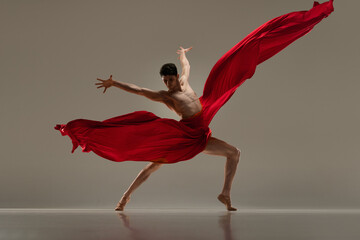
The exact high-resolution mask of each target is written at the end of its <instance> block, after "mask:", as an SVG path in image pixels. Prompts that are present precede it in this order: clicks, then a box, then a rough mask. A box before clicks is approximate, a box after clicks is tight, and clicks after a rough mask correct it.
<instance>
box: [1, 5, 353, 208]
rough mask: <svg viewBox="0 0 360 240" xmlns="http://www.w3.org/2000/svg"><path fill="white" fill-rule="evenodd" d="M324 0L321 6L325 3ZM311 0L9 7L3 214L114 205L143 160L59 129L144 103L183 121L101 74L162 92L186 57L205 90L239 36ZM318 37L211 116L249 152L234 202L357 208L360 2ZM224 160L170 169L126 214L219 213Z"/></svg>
mask: <svg viewBox="0 0 360 240" xmlns="http://www.w3.org/2000/svg"><path fill="white" fill-rule="evenodd" d="M321 2H323V1H321ZM312 4H313V2H312V1H311V0H297V1H295V0H291V1H289V0H272V1H268V0H255V1H254V0H241V1H4V0H1V1H0V27H1V35H0V41H1V45H0V48H1V53H0V68H1V88H0V89H1V90H0V91H1V95H0V97H1V101H0V106H1V125H0V128H1V138H0V141H1V142H0V146H1V151H0V156H1V166H0V167H1V170H0V171H1V174H0V189H1V195H0V207H1V208H114V207H115V205H116V203H117V202H118V200H119V199H120V197H121V196H122V194H123V192H124V191H125V190H126V189H127V187H128V185H129V184H130V183H131V182H132V181H133V179H134V178H135V176H136V175H137V174H138V172H139V171H140V170H141V169H142V168H143V167H144V166H145V165H146V164H147V163H146V162H131V161H128V162H121V163H116V162H111V161H109V160H106V159H103V158H101V157H99V156H97V155H95V154H94V153H93V152H90V153H83V152H81V148H80V147H79V148H78V149H77V150H76V151H75V153H74V154H71V153H70V152H71V148H72V144H71V141H70V139H69V137H67V136H66V137H63V136H61V135H60V133H59V132H58V131H55V130H54V126H55V125H56V124H60V123H61V124H65V123H67V122H68V121H70V120H73V119H77V118H85V119H91V120H105V119H107V118H111V117H114V116H118V115H122V114H126V113H129V112H133V111H137V110H147V111H151V112H153V113H155V114H156V115H158V116H160V117H168V118H175V119H179V118H178V117H177V115H176V114H175V113H173V112H171V111H170V110H169V109H167V108H166V106H165V105H162V104H160V103H156V102H151V101H150V100H148V99H146V98H144V97H141V96H136V95H132V94H130V93H127V92H125V91H122V90H120V89H118V88H115V87H113V88H110V89H108V90H107V91H106V93H105V94H103V93H102V90H99V89H97V88H96V86H95V85H94V84H95V82H97V81H96V78H102V79H107V78H108V77H109V75H110V74H112V75H113V78H114V79H115V80H120V81H124V82H131V83H134V84H137V85H139V86H142V87H147V88H151V89H155V90H160V89H165V85H164V84H163V83H162V81H161V79H160V77H159V74H158V72H159V69H160V67H161V65H162V64H163V63H167V62H174V63H176V64H177V66H178V68H179V71H181V68H180V64H179V61H178V59H177V57H178V55H177V54H176V50H177V49H178V47H179V46H183V47H190V46H193V49H192V50H191V51H190V52H189V53H188V54H187V56H188V59H189V61H190V64H191V75H190V82H191V85H192V87H193V88H194V90H195V91H196V92H197V94H198V96H201V95H202V89H203V85H204V83H205V80H206V78H207V75H208V73H209V72H210V70H211V68H212V66H213V65H214V64H215V62H216V61H217V60H218V59H219V58H220V57H221V56H222V54H224V53H225V52H226V51H227V50H229V49H230V48H231V47H232V46H233V45H235V44H236V43H237V42H238V41H240V40H241V39H243V38H244V37H245V36H246V35H247V34H248V33H250V32H251V31H252V30H254V29H255V28H257V27H258V26H259V25H261V24H263V23H265V22H266V21H268V20H270V19H272V18H274V17H277V16H279V15H282V14H285V13H288V12H292V11H300V10H308V9H310V8H311V7H312ZM334 7H335V11H334V12H333V14H332V15H330V16H329V17H328V18H326V19H324V20H323V21H322V22H321V23H319V24H318V25H317V26H315V28H314V29H313V31H312V32H310V33H309V34H308V35H306V36H304V37H303V38H301V39H299V40H297V41H296V42H294V43H293V44H292V45H290V46H289V47H288V48H286V49H285V50H284V51H282V52H280V53H279V54H277V55H276V56H274V57H273V58H271V59H269V60H268V61H266V62H264V63H263V64H261V65H259V66H258V68H257V70H256V73H255V75H254V76H253V78H251V79H249V80H247V81H246V82H245V83H244V84H243V85H242V86H240V88H239V89H238V90H237V92H236V93H235V94H234V96H233V97H232V98H231V99H230V101H229V102H228V103H227V104H226V105H225V106H223V108H222V109H221V110H220V111H219V112H218V113H217V115H216V116H215V118H214V119H213V121H212V123H211V125H210V127H211V129H212V131H213V136H215V137H217V138H220V139H222V140H225V141H226V142H228V143H230V144H232V145H234V146H236V147H238V148H240V149H241V151H242V155H241V159H240V164H239V165H238V170H237V174H236V176H235V179H234V182H233V188H232V202H233V204H234V206H236V207H238V208H240V209H248V208H306V209H309V208H310V209H312V208H316V209H317V208H321V209H323V208H326V209H329V208H335V209H339V208H346V209H355V208H359V207H360V190H359V180H360V175H359V174H358V172H359V170H360V163H359V157H360V153H359V150H358V147H359V142H360V141H359V133H360V129H359V125H358V123H359V120H360V111H359V101H360V96H359V94H358V92H359V87H360V83H359V78H358V70H357V67H358V64H359V56H360V55H359V54H360V51H359V45H358V43H359V40H360V37H359V36H360V34H359V31H358V30H357V29H358V23H359V21H358V18H357V14H358V9H359V7H360V2H359V1H355V0H344V1H335V2H334ZM224 164H225V159H224V158H221V157H216V156H209V155H205V154H200V155H198V156H196V157H195V158H194V159H191V160H189V161H184V162H180V163H177V164H172V165H163V166H162V167H161V168H160V169H159V170H158V171H156V172H155V173H154V174H153V175H151V176H150V178H149V179H148V181H147V182H145V183H144V185H142V186H141V187H140V188H139V189H137V191H135V193H134V194H133V196H132V199H131V201H130V202H129V204H128V205H127V208H212V207H213V208H219V209H223V205H222V204H220V203H219V202H218V201H217V199H216V196H217V194H218V193H220V191H221V188H222V185H223V179H224Z"/></svg>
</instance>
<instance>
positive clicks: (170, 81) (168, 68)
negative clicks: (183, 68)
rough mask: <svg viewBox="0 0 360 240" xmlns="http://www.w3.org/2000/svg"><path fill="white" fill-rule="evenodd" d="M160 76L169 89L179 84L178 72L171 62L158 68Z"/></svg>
mask: <svg viewBox="0 0 360 240" xmlns="http://www.w3.org/2000/svg"><path fill="white" fill-rule="evenodd" d="M160 76H161V78H162V80H163V81H164V83H165V85H166V86H167V87H168V89H169V90H174V89H175V88H176V87H178V86H180V83H179V74H178V72H177V68H176V66H175V64H173V63H166V64H164V65H163V66H162V67H161V68H160Z"/></svg>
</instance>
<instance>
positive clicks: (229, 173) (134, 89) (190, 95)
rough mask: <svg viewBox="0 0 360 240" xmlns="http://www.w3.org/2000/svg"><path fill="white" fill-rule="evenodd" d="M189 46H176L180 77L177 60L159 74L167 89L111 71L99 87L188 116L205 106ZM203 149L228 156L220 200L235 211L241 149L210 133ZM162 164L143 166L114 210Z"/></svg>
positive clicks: (120, 208)
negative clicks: (193, 78)
mask: <svg viewBox="0 0 360 240" xmlns="http://www.w3.org/2000/svg"><path fill="white" fill-rule="evenodd" d="M190 49H191V48H186V49H184V48H182V47H180V49H179V50H177V54H179V59H180V63H181V67H182V73H181V77H179V74H178V73H177V69H176V66H175V65H174V64H164V65H163V66H162V68H161V70H160V75H161V78H162V80H163V82H164V83H165V85H166V87H167V88H168V91H152V90H150V89H146V88H141V87H138V86H136V85H134V84H130V83H123V82H119V81H114V80H113V79H112V75H110V78H109V79H107V80H103V79H99V78H97V80H99V81H101V83H95V84H96V85H100V86H99V87H97V88H101V87H104V92H103V93H105V91H106V89H107V88H109V87H111V86H115V87H118V88H120V89H123V90H125V91H127V92H130V93H135V94H137V95H141V96H144V97H147V98H149V99H150V100H153V101H157V102H162V103H164V104H165V105H166V106H168V107H169V108H170V109H171V110H172V111H174V112H176V113H177V114H178V115H179V116H180V117H181V118H182V119H186V118H189V117H191V116H193V115H194V114H196V113H198V112H200V111H201V109H202V106H201V104H200V101H199V98H198V97H197V95H196V93H195V92H194V90H193V89H192V88H191V87H190V85H189V82H188V79H189V74H190V64H189V61H188V60H187V58H186V56H185V53H186V52H188V51H189V50H190ZM203 152H204V153H206V154H210V155H219V156H224V157H226V159H227V160H226V164H225V182H224V187H223V189H222V192H221V193H220V194H219V195H218V200H219V201H220V202H222V203H223V204H225V206H226V208H227V210H229V211H236V210H237V209H236V208H234V207H232V206H231V200H230V190H231V184H232V181H233V179H234V175H235V172H236V168H237V164H238V162H239V159H240V150H239V149H237V148H236V147H233V146H231V145H230V144H228V143H226V142H224V141H222V140H219V139H217V138H214V137H210V138H209V140H208V142H207V145H206V147H205V149H204V151H203ZM161 165H162V163H155V162H151V163H149V164H148V165H147V166H146V167H145V168H144V169H143V170H141V171H140V173H139V174H138V175H137V177H136V178H135V180H134V181H133V182H132V183H131V185H130V186H129V188H128V189H127V190H126V192H125V193H124V194H123V196H122V198H121V199H120V201H119V203H118V204H117V206H116V208H115V210H119V211H123V210H124V207H125V205H126V203H127V202H128V201H129V200H130V196H131V194H132V193H133V192H134V190H135V189H136V188H138V187H139V186H140V185H141V184H142V183H143V182H144V181H145V180H146V179H147V178H148V177H149V176H150V174H151V173H153V172H154V171H156V170H157V169H159V168H160V166H161Z"/></svg>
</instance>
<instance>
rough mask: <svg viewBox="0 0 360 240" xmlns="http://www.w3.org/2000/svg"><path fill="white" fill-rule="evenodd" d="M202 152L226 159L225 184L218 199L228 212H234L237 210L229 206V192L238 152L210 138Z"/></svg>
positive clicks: (232, 147) (238, 155)
mask: <svg viewBox="0 0 360 240" xmlns="http://www.w3.org/2000/svg"><path fill="white" fill-rule="evenodd" d="M203 152H204V153H206V154H211V155H218V156H224V157H226V164H225V182H224V187H223V189H222V192H221V193H220V195H219V196H218V199H219V201H221V202H222V203H224V204H225V205H226V207H227V209H228V210H229V211H236V210H237V209H236V208H234V207H232V206H231V200H230V191H231V185H232V181H233V179H234V176H235V172H236V168H237V165H238V163H239V160H240V150H239V149H237V148H236V147H234V146H231V145H230V144H228V143H226V142H224V141H222V140H219V139H217V138H214V137H210V138H209V141H208V143H207V145H206V147H205V150H204V151H203Z"/></svg>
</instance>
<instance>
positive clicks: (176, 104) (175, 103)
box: [163, 86, 202, 119]
mask: <svg viewBox="0 0 360 240" xmlns="http://www.w3.org/2000/svg"><path fill="white" fill-rule="evenodd" d="M163 94H164V95H165V96H166V98H165V101H164V103H165V104H166V106H168V108H170V109H171V110H172V111H174V112H175V113H177V114H178V115H179V116H180V117H181V118H182V119H186V118H190V117H192V116H194V115H195V114H197V113H199V112H200V111H201V109H202V106H201V103H200V101H199V97H198V96H197V95H196V93H195V92H194V90H192V88H191V87H190V86H187V87H186V88H182V89H181V90H180V91H175V92H170V91H164V92H163Z"/></svg>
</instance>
